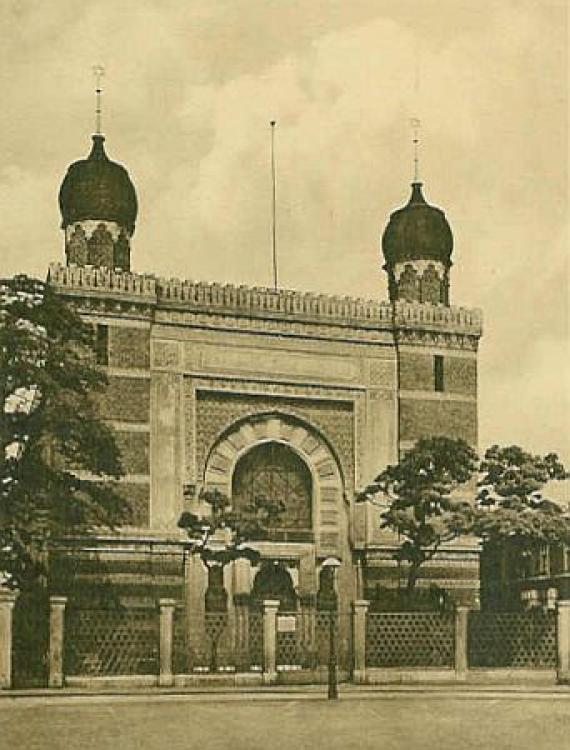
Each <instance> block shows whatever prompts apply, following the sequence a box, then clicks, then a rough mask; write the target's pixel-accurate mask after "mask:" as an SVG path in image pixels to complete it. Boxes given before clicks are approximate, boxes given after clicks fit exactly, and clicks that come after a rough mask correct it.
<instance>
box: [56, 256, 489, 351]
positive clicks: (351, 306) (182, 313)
mask: <svg viewBox="0 0 570 750" xmlns="http://www.w3.org/2000/svg"><path fill="white" fill-rule="evenodd" d="M49 281H50V283H51V284H52V285H53V286H54V287H55V288H56V289H57V290H58V291H60V292H61V293H62V294H65V295H69V296H73V297H75V298H83V299H84V300H85V302H86V307H87V308H91V309H93V307H94V305H95V303H96V306H97V308H98V309H101V307H103V306H104V304H105V302H106V301H108V303H109V306H110V308H113V309H117V302H118V301H124V302H125V303H130V304H133V303H135V304H144V305H146V306H150V307H151V308H154V309H155V310H160V311H161V313H164V314H167V313H168V314H169V316H170V318H172V322H175V321H179V322H180V323H181V324H184V323H188V322H190V321H192V320H193V319H194V320H196V321H198V319H199V321H201V322H200V324H201V325H202V324H204V321H205V317H204V316H206V318H207V317H208V316H210V317H211V319H212V323H213V326H214V327H216V326H217V325H218V324H220V325H221V323H220V321H221V320H223V319H224V318H228V319H229V318H232V319H233V320H234V321H235V323H236V326H233V327H239V321H240V320H242V321H244V325H245V320H246V319H247V320H250V321H251V320H252V319H254V320H255V319H261V320H271V321H276V324H277V325H278V321H283V323H285V322H288V323H291V322H295V323H300V324H302V323H307V324H309V323H314V322H316V323H319V324H320V325H323V326H330V327H331V328H334V327H338V326H342V327H345V328H346V327H350V328H356V329H368V330H371V331H393V330H394V329H396V330H397V331H399V332H401V335H402V337H404V338H405V336H406V334H407V333H410V334H418V335H419V334H420V333H421V332H427V333H429V332H437V333H439V334H453V335H455V336H461V337H468V338H469V339H471V340H472V341H473V342H476V341H477V339H478V338H479V336H480V335H481V331H482V316H481V312H480V311H479V310H476V309H475V310H471V309H466V308H462V307H447V306H445V305H431V304H422V303H417V302H405V301H397V302H395V303H390V302H384V301H382V302H378V301H375V300H363V299H358V298H352V297H338V296H332V295H326V294H315V293H311V292H299V291H293V290H288V289H279V290H274V289H267V288H264V287H247V286H235V285H232V284H217V283H206V282H194V281H187V280H181V279H161V278H157V277H155V276H151V275H147V274H135V273H129V272H125V271H116V270H115V271H113V270H111V269H108V268H93V267H89V266H86V267H81V266H62V265H60V264H53V265H51V266H50V269H49ZM192 316H194V318H193V317H192ZM197 316H199V318H198V317H197Z"/></svg>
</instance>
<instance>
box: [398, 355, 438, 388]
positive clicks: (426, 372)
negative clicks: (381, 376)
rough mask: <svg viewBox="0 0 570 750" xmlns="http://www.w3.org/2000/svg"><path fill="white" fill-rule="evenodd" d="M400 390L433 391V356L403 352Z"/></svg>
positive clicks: (401, 356)
mask: <svg viewBox="0 0 570 750" xmlns="http://www.w3.org/2000/svg"><path fill="white" fill-rule="evenodd" d="M400 388H402V390H406V391H433V390H434V377H433V355H431V354H415V353H413V352H406V351H401V352H400Z"/></svg>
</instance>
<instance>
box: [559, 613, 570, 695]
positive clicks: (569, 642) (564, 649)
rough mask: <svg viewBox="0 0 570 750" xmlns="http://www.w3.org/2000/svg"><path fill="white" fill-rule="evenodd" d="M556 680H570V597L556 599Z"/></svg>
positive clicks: (566, 681)
mask: <svg viewBox="0 0 570 750" xmlns="http://www.w3.org/2000/svg"><path fill="white" fill-rule="evenodd" d="M556 617H557V619H558V623H557V625H558V627H557V633H558V674H557V678H558V682H564V683H568V682H570V599H566V600H560V599H559V600H558V602H557V604H556Z"/></svg>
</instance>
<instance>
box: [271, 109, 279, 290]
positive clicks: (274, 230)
mask: <svg viewBox="0 0 570 750" xmlns="http://www.w3.org/2000/svg"><path fill="white" fill-rule="evenodd" d="M269 124H270V125H271V250H272V259H273V288H274V289H275V291H277V222H276V205H275V196H276V187H275V186H276V178H275V120H271V122H270V123H269Z"/></svg>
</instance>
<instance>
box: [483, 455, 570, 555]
mask: <svg viewBox="0 0 570 750" xmlns="http://www.w3.org/2000/svg"><path fill="white" fill-rule="evenodd" d="M567 477H568V474H567V472H566V470H565V468H564V466H563V465H562V463H561V462H560V460H559V458H558V456H557V455H556V454H555V453H549V454H547V455H545V456H539V455H533V454H531V453H528V452H527V451H525V450H523V449H522V448H520V447H519V446H516V445H511V446H507V447H503V448H502V447H499V446H498V445H494V446H492V447H491V448H489V449H488V450H487V452H486V453H485V456H484V458H483V461H482V462H481V467H480V479H479V492H478V498H477V500H478V506H479V512H478V514H477V519H476V523H475V526H474V530H475V532H476V533H477V535H478V536H480V537H481V538H482V539H483V540H484V541H485V542H487V543H492V544H498V543H505V542H509V543H512V542H515V543H517V544H518V545H519V546H523V547H531V546H534V545H536V544H537V543H560V542H565V543H569V542H570V516H569V514H568V509H565V508H563V507H561V506H560V505H558V504H557V503H555V502H552V501H551V500H548V499H547V498H545V497H544V496H543V495H542V492H541V490H542V489H543V488H544V486H545V485H546V484H547V483H548V482H550V481H551V480H562V479H566V478H567Z"/></svg>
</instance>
